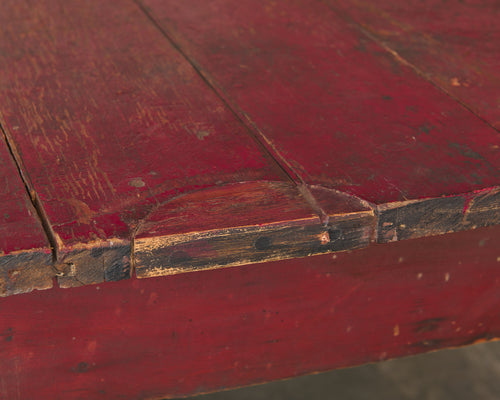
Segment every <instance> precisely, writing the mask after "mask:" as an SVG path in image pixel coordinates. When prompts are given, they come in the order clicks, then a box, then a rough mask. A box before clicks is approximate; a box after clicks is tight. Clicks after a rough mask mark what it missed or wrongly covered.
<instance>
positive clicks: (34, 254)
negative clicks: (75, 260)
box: [0, 129, 54, 297]
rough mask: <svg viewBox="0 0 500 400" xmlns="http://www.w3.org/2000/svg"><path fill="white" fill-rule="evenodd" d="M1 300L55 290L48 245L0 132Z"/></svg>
mask: <svg viewBox="0 0 500 400" xmlns="http://www.w3.org/2000/svg"><path fill="white" fill-rule="evenodd" d="M0 188H1V190H0V297H3V296H10V295H12V294H18V293H26V292H31V291H32V290H35V289H49V288H51V287H52V278H53V276H54V270H53V269H52V255H51V249H50V246H49V243H48V241H47V238H46V236H45V233H44V231H43V227H42V224H41V222H40V220H39V218H38V216H37V213H36V211H35V209H34V207H33V206H32V203H31V201H30V198H29V197H28V192H27V190H26V187H25V186H24V184H23V181H22V179H21V176H20V174H19V172H18V169H17V166H16V164H15V162H14V159H13V157H12V155H11V153H10V151H9V148H8V146H7V143H6V141H5V140H4V135H3V133H2V131H1V129H0Z"/></svg>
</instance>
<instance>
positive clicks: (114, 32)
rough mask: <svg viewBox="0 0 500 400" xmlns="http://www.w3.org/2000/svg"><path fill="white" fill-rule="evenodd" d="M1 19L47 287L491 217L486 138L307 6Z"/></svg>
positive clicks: (50, 4)
mask: <svg viewBox="0 0 500 400" xmlns="http://www.w3.org/2000/svg"><path fill="white" fill-rule="evenodd" d="M0 7H1V11H2V12H1V13H0V23H1V25H2V29H0V35H1V36H0V39H1V40H0V62H2V65H3V66H4V73H2V74H1V76H0V115H1V116H0V121H1V123H2V125H3V128H4V130H5V134H6V136H7V137H8V138H9V140H10V141H11V142H12V143H11V147H12V148H13V149H15V156H16V158H17V160H18V163H19V164H20V165H21V168H22V170H23V171H24V172H23V177H24V180H25V183H26V185H28V187H29V190H30V191H32V192H33V193H34V194H33V196H34V198H35V199H36V201H37V204H38V206H37V207H39V210H38V211H39V214H40V215H41V216H42V220H43V222H44V224H45V225H44V226H45V228H46V229H45V232H46V234H47V235H48V240H49V242H50V243H51V244H52V245H53V247H54V253H55V258H56V260H55V262H54V265H53V266H52V269H53V271H52V272H51V274H55V275H57V277H58V281H59V284H60V285H61V286H62V287H73V286H80V285H86V284H96V283H99V282H102V281H114V280H121V279H125V278H129V277H130V276H131V274H133V272H134V266H135V267H136V268H137V273H138V276H141V277H146V276H148V277H149V276H156V275H160V274H170V273H173V272H184V271H189V270H200V269H211V268H218V267H222V266H234V265H240V264H243V263H255V262H263V261H269V260H278V259H284V258H290V257H302V256H307V255H312V254H318V253H324V252H332V251H345V250H350V249H354V248H360V247H365V246H367V245H368V244H369V243H370V241H379V242H388V241H395V240H402V239H410V238H417V237H421V236H429V235H436V234H443V233H448V232H455V231H459V230H467V229H474V228H477V227H481V226H488V225H496V224H498V223H499V222H500V197H499V196H498V193H499V189H498V188H499V185H500V169H499V166H500V157H499V151H500V148H499V146H498V143H499V142H500V134H499V133H498V131H497V130H495V129H494V127H492V126H491V124H488V123H486V122H485V121H483V120H482V119H481V118H478V116H477V115H475V114H474V113H472V112H470V110H469V109H468V108H467V107H464V106H463V105H462V104H460V103H459V102H457V101H456V100H455V99H454V98H452V97H450V96H448V95H447V94H446V93H445V92H443V90H441V89H439V88H437V87H436V86H435V85H434V84H433V83H431V82H429V81H428V79H426V78H424V77H423V76H422V74H420V73H419V72H418V71H416V69H415V68H414V66H412V65H410V64H409V63H408V62H406V61H404V60H402V59H401V58H400V57H399V56H398V55H397V54H396V53H394V52H393V51H391V49H390V48H388V47H387V46H386V45H385V44H384V43H382V42H381V41H380V40H378V39H377V38H376V37H374V36H373V35H372V34H370V33H369V32H367V30H366V29H362V28H360V26H359V25H358V24H356V23H354V22H352V21H351V20H350V19H349V18H347V17H346V14H345V13H344V12H336V11H335V10H336V9H335V8H332V7H330V6H328V5H327V4H326V3H324V2H320V1H313V2H307V1H305V0H292V1H288V2H283V4H281V3H279V4H278V3H276V2H270V1H266V2H261V3H259V4H257V5H256V4H254V2H252V1H250V0H242V1H240V2H238V3H237V4H235V3H234V2H232V1H229V0H215V1H213V2H210V3H207V2H202V1H199V0H188V1H186V2H183V3H182V4H180V3H178V2H174V1H171V0H161V1H160V0H143V1H142V0H141V1H137V2H133V1H126V0H117V1H116V2H115V3H113V4H104V5H103V4H101V2H98V1H97V0H91V1H87V2H85V3H83V4H80V3H78V2H76V1H68V2H64V3H63V2H58V1H55V0H43V1H40V2H37V3H36V5H31V4H29V2H27V1H14V0H9V1H5V2H3V3H2V4H1V6H0ZM304 10H307V12H304ZM422 29H423V28H422ZM485 57H486V58H485V60H486V61H485V62H488V60H490V58H488V57H489V56H485ZM134 258H135V259H134ZM134 263H135V264H136V265H134ZM37 273H38V272H37ZM42 275H43V274H42ZM34 276H36V273H35V274H34ZM44 276H45V275H44Z"/></svg>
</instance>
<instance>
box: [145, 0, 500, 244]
mask: <svg viewBox="0 0 500 400" xmlns="http://www.w3.org/2000/svg"><path fill="white" fill-rule="evenodd" d="M141 2H142V3H143V4H144V5H145V10H146V12H148V13H149V15H150V16H151V18H153V19H154V21H155V22H156V23H157V24H158V25H159V27H161V29H162V30H163V31H164V33H165V35H166V36H168V37H169V38H170V39H171V40H172V41H173V42H175V43H177V45H178V46H179V48H180V49H182V51H183V52H184V54H185V55H186V57H187V58H189V59H190V60H191V61H192V62H193V64H194V65H196V66H197V67H198V69H199V71H200V73H202V74H203V76H205V77H206V79H207V81H209V82H210V83H211V84H212V85H213V87H214V88H215V90H217V91H218V92H219V93H220V94H221V96H223V97H224V98H226V99H227V101H228V102H229V103H230V104H231V105H232V106H233V107H234V109H235V110H237V112H238V113H239V115H240V116H241V117H242V118H243V119H246V120H247V121H249V122H248V123H249V125H251V126H253V128H254V129H255V131H256V132H257V133H258V134H259V135H260V137H261V139H262V141H263V142H264V143H266V144H267V145H268V147H269V148H270V149H271V150H272V151H273V152H274V153H275V154H276V157H277V158H280V159H281V160H282V162H283V163H285V165H287V167H288V168H289V170H290V171H291V172H290V173H291V174H292V175H293V174H294V173H295V174H296V175H298V177H299V178H300V180H302V181H304V182H306V183H308V184H314V185H321V186H323V187H327V188H332V189H336V190H340V191H342V192H344V193H347V194H351V195H354V196H357V197H359V198H360V199H363V200H366V201H368V202H370V203H372V204H373V205H374V206H376V207H380V208H379V209H378V211H380V213H382V214H383V213H385V210H388V209H391V210H392V209H394V208H396V207H397V208H398V209H399V210H400V211H401V208H402V207H405V205H409V207H410V209H409V210H408V211H407V213H408V214H414V213H415V212H416V211H417V210H420V212H421V214H420V215H417V216H415V218H417V219H419V220H421V221H422V222H424V221H425V218H426V215H427V214H428V213H429V212H430V213H431V214H433V217H436V216H437V215H439V214H440V213H439V210H438V209H433V207H434V206H436V207H438V206H439V205H440V204H444V203H443V202H445V203H446V202H447V201H449V200H446V199H444V198H443V197H444V196H457V195H460V196H461V197H460V198H455V200H450V201H451V203H450V206H451V207H454V205H453V204H452V203H453V201H456V202H458V203H463V202H464V201H465V202H466V203H467V202H469V201H471V198H474V197H475V196H476V194H475V193H476V192H475V191H482V190H486V189H488V190H493V192H495V191H496V190H497V188H498V186H499V183H500V168H499V167H500V153H499V151H500V147H499V143H500V134H499V133H498V131H496V130H495V129H493V128H492V127H491V126H490V125H489V124H488V123H485V122H484V121H483V120H481V119H480V118H478V117H477V116H476V115H474V114H473V113H472V112H470V111H469V109H467V108H466V107H464V106H462V105H461V104H460V103H459V102H457V101H455V99H454V98H452V97H450V96H448V95H447V94H446V93H444V92H443V91H442V90H441V89H439V88H437V87H436V86H435V85H434V84H432V83H430V82H428V81H427V80H426V79H424V78H423V77H422V76H421V75H420V74H419V73H417V72H415V70H414V68H413V67H411V66H409V65H408V63H407V62H404V61H402V60H401V59H400V58H398V57H397V55H395V54H394V53H393V52H391V51H390V50H389V49H387V48H386V47H384V46H382V45H380V44H379V43H378V41H376V40H373V39H372V37H371V36H370V35H367V34H366V32H365V31H363V30H361V29H359V27H358V26H357V25H356V24H353V23H350V22H349V21H346V19H345V18H344V17H343V15H342V14H339V13H337V12H335V11H333V10H332V9H331V8H329V7H328V6H327V5H326V4H324V3H322V2H308V1H305V0H293V1H287V2H271V1H266V2H260V3H258V4H255V2H253V1H239V2H238V3H237V4H235V3H234V2H233V1H230V0H216V1H211V2H204V1H199V0H190V1H188V2H183V3H182V6H181V5H179V4H178V3H177V2H175V1H170V0H141ZM386 3H389V1H387V2H386ZM428 3H429V2H428ZM394 4H395V3H394ZM443 4H444V3H443ZM447 4H448V3H447ZM373 7H376V6H373ZM397 7H400V8H403V7H406V4H405V5H399V3H398V6H397ZM446 7H449V4H448V6H446ZM446 7H445V6H444V5H443V7H442V9H441V11H442V12H443V13H444V12H445V11H444V10H445V8H446ZM304 10H307V12H304ZM481 12H482V11H481V10H479V9H478V11H477V13H481ZM407 14H408V15H409V16H410V15H411V10H409V11H408V12H407ZM443 18H444V17H443ZM486 18H488V20H489V18H490V16H488V17H486ZM373 19H375V20H376V18H375V17H374V18H373ZM478 21H480V19H478ZM478 21H476V24H479V22H478ZM487 26H489V25H487ZM436 29H437V28H436ZM484 29H485V30H486V29H487V27H485V28H484ZM485 35H486V33H485ZM401 40H402V41H403V40H404V39H403V38H402V39H401ZM477 40H478V41H479V40H481V39H480V38H478V39H477ZM498 43H500V42H499V41H495V42H494V44H491V46H498ZM432 49H433V48H431V47H430V48H429V51H432ZM475 51H477V52H478V53H480V54H482V53H487V51H485V49H484V47H479V48H478V49H476V50H475ZM474 54H476V53H474ZM492 57H495V56H494V55H492V54H491V53H490V54H486V55H485V63H486V64H488V63H490V61H491V60H492ZM445 60H446V59H443V60H441V62H442V65H443V66H444V65H445V64H446V63H450V60H448V61H445ZM477 60H478V61H477V62H478V63H479V62H481V60H482V58H481V56H480V55H478V58H477ZM490 64H491V63H490ZM490 64H488V65H490ZM492 79H493V78H492ZM488 99H490V100H493V97H492V96H489V97H488ZM495 99H496V98H495ZM494 101H496V100H494ZM485 107H486V106H485ZM495 107H496V106H495ZM495 110H498V108H497V107H496V108H495ZM480 193H482V192H480ZM478 196H480V197H481V196H482V194H478ZM428 199H437V200H436V201H435V202H429V201H428ZM464 199H465V200H464ZM489 199H490V200H491V201H492V202H493V203H492V204H490V206H489V210H490V211H489V215H487V214H485V215H484V216H485V217H486V218H484V219H482V221H481V222H480V223H479V225H476V226H480V225H491V224H496V223H498V215H499V207H500V204H499V202H498V197H496V196H492V197H489ZM415 200H419V201H420V200H422V201H424V202H425V204H422V205H419V206H415V203H414V201H415ZM474 201H475V200H474ZM391 203H393V204H391ZM458 203H457V204H458ZM446 207H447V206H446ZM462 209H464V207H462ZM404 212H406V211H403V213H404ZM453 212H456V210H455V209H454V210H453ZM445 214H446V213H445ZM445 214H443V220H442V221H436V224H438V225H441V227H440V228H439V229H437V228H436V229H435V227H434V226H431V227H430V229H429V230H425V224H424V223H422V224H421V227H422V229H420V228H418V227H416V228H415V229H414V230H413V234H412V235H411V237H415V236H425V235H430V234H436V233H443V232H449V231H454V230H458V229H468V228H470V227H472V226H474V225H475V224H472V225H467V224H462V225H461V224H457V223H455V222H454V221H451V220H450V218H449V216H447V215H445ZM383 218H385V217H383ZM387 218H389V217H387ZM412 218H413V217H412ZM384 222H385V221H382V223H384ZM449 223H451V224H452V225H449V226H448V224H449ZM417 231H418V234H417ZM382 234H383V235H385V233H382ZM401 237H403V236H401Z"/></svg>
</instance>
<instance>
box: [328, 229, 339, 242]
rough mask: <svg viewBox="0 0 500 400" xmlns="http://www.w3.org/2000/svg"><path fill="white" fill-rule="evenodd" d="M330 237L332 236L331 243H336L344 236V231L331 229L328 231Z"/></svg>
mask: <svg viewBox="0 0 500 400" xmlns="http://www.w3.org/2000/svg"><path fill="white" fill-rule="evenodd" d="M328 235H329V236H330V242H335V241H336V240H338V239H340V237H341V236H342V230H340V229H339V228H330V229H328Z"/></svg>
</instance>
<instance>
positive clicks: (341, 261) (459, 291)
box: [0, 227, 500, 400]
mask: <svg viewBox="0 0 500 400" xmlns="http://www.w3.org/2000/svg"><path fill="white" fill-rule="evenodd" d="M499 238H500V228H499V227H494V228H485V229H478V230H475V231H467V232H460V233H456V234H451V235H446V236H438V237H432V238H424V239H416V240H412V241H403V242H397V243H391V244H383V245H375V246H372V247H370V248H367V249H363V250H358V251H354V252H346V253H339V254H337V255H334V256H333V257H332V255H324V256H317V257H312V258H307V259H298V260H288V261H281V262H276V263H275V262H273V263H267V264H258V265H253V266H246V267H235V268H227V269H219V270H213V271H204V272H198V273H189V274H181V275H174V276H169V277H163V278H151V279H142V280H135V279H134V280H128V281H121V282H116V283H107V284H104V285H102V286H98V287H96V286H87V287H82V288H74V289H71V290H62V289H53V290H50V291H43V292H34V293H31V294H28V295H19V296H11V297H8V298H5V299H2V302H1V310H2V311H1V312H2V318H1V319H0V341H1V346H0V370H1V371H2V375H1V378H0V379H1V382H2V385H0V390H1V392H0V393H1V396H2V397H3V398H6V399H13V400H14V399H15V400H17V399H34V398H37V399H45V398H47V399H54V400H56V399H85V400H94V399H123V398H126V399H154V398H163V397H175V396H181V395H187V394H194V393H198V392H206V391H212V390H218V389H222V388H230V387H234V386H241V385H246V384H251V383H258V382H265V381H269V380H273V379H280V378H285V377H290V376H296V375H300V374H304V373H309V372H313V371H323V370H327V369H331V368H335V367H343V366H348V365H355V364H361V363H365V362H368V361H379V360H385V359H387V358H391V357H397V356H404V355H409V354H416V353H420V352H424V351H429V350H435V349H438V348H442V347H449V346H458V345H463V344H469V343H473V342H475V341H478V340H483V339H491V338H493V337H498V336H499V335H500V324H499V319H498V313H499V312H500V269H499V266H500V261H499V257H500V252H499V248H500V242H499V240H500V239H499ZM395 327H397V328H395Z"/></svg>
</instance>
